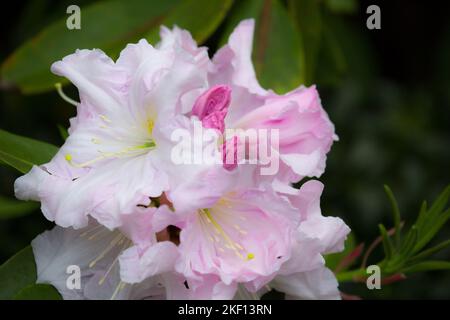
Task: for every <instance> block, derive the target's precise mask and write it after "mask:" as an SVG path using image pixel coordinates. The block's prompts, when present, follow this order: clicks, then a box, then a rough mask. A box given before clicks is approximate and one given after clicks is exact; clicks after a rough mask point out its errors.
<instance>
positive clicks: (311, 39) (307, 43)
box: [288, 0, 322, 85]
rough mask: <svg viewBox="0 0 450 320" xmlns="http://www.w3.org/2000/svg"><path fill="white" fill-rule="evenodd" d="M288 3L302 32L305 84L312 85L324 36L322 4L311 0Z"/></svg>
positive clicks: (295, 0)
mask: <svg viewBox="0 0 450 320" xmlns="http://www.w3.org/2000/svg"><path fill="white" fill-rule="evenodd" d="M288 4H289V6H288V8H289V11H290V13H291V14H292V16H293V17H294V20H295V23H296V24H297V27H298V30H299V32H300V34H301V39H302V41H301V42H302V43H301V44H302V47H303V52H304V56H305V61H304V68H305V70H304V75H305V84H306V85H311V84H313V83H314V81H315V70H316V64H317V57H318V54H319V49H320V42H321V37H322V13H321V5H320V2H319V1H311V0H290V1H289V2H288Z"/></svg>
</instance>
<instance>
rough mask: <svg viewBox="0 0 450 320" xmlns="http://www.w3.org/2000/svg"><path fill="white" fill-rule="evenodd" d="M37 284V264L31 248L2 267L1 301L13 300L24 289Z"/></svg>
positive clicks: (0, 271)
mask: <svg viewBox="0 0 450 320" xmlns="http://www.w3.org/2000/svg"><path fill="white" fill-rule="evenodd" d="M35 283H36V264H35V262H34V255H33V250H32V249H31V247H30V246H28V247H26V248H24V249H22V250H21V251H19V252H18V253H17V254H16V255H14V256H13V257H12V258H10V259H9V260H8V261H6V262H5V263H4V264H2V265H1V266H0V300H1V299H12V298H14V296H15V295H16V294H18V293H19V292H20V290H22V289H23V288H25V287H27V286H30V285H33V284H35Z"/></svg>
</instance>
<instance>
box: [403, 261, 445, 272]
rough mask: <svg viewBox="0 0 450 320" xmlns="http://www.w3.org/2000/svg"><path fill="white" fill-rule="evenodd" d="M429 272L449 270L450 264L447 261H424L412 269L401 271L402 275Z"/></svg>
mask: <svg viewBox="0 0 450 320" xmlns="http://www.w3.org/2000/svg"><path fill="white" fill-rule="evenodd" d="M431 270H450V262H449V261H425V262H420V263H417V264H415V265H413V266H412V267H408V268H405V269H403V271H402V272H404V273H414V272H423V271H431Z"/></svg>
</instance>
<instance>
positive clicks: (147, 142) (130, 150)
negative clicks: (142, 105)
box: [65, 115, 156, 168]
mask: <svg viewBox="0 0 450 320" xmlns="http://www.w3.org/2000/svg"><path fill="white" fill-rule="evenodd" d="M99 117H100V119H101V120H102V121H103V123H104V125H102V126H101V128H103V129H108V128H109V126H110V123H111V120H110V119H109V118H108V117H107V116H105V115H100V116H99ZM154 126H155V122H154V120H153V119H148V120H147V122H146V132H147V134H148V137H146V138H145V139H144V142H143V143H141V144H136V145H133V146H125V147H123V148H122V149H119V150H118V151H114V152H106V151H103V150H100V149H99V150H97V152H98V153H99V156H98V157H95V158H93V159H91V160H88V161H85V162H82V163H77V162H75V161H74V160H73V156H72V154H70V153H67V154H66V155H65V159H66V161H67V162H68V163H69V164H71V165H72V166H74V167H78V168H85V167H89V166H91V165H93V164H95V163H97V162H99V161H101V160H105V159H110V158H124V157H134V156H140V155H143V154H146V153H148V152H149V151H150V150H153V149H154V148H155V147H156V143H155V141H154V140H153V139H152V137H151V136H152V133H153V128H154ZM147 134H146V135H147ZM117 139H118V140H120V138H117ZM141 141H142V140H141ZM91 142H92V143H93V144H96V145H102V144H103V143H102V141H101V140H99V139H97V138H95V137H93V138H92V139H91Z"/></svg>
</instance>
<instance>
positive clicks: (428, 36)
mask: <svg viewBox="0 0 450 320" xmlns="http://www.w3.org/2000/svg"><path fill="white" fill-rule="evenodd" d="M372 2H373V1H371V2H369V1H362V0H361V1H356V0H235V1H232V0H227V1H224V0H166V1H148V0H146V1H140V0H128V1H126V2H123V1H115V0H109V1H108V0H103V1H87V0H84V1H76V2H75V3H77V4H78V5H79V6H80V7H81V10H82V30H80V31H69V30H67V29H66V28H65V19H66V18H67V14H66V8H67V6H68V5H70V4H73V3H74V1H66V0H59V1H50V0H31V1H27V2H16V3H14V4H12V7H11V8H10V9H9V11H8V16H6V17H4V18H3V19H1V20H0V23H1V24H2V25H1V28H0V33H1V34H0V36H1V37H2V39H4V41H2V47H1V49H0V62H1V65H2V66H1V78H0V79H1V80H0V87H1V88H3V90H2V91H0V128H2V129H5V130H7V131H9V132H13V133H15V134H19V135H23V136H27V137H30V138H33V139H36V140H40V141H46V142H48V143H50V144H53V145H61V144H62V143H63V140H64V137H65V134H66V131H65V129H66V128H67V127H68V119H69V118H70V117H72V116H74V114H75V110H74V108H73V107H72V106H71V105H69V104H67V103H66V102H64V101H63V100H61V99H60V98H59V96H58V95H57V94H56V92H55V90H54V83H55V82H57V81H60V79H58V78H56V77H54V76H53V75H52V74H51V73H50V71H49V67H50V64H51V63H52V62H53V61H56V60H59V59H61V58H62V57H63V56H64V55H66V54H68V53H71V52H72V51H74V50H75V49H76V48H93V47H98V48H101V49H103V50H105V51H106V52H108V53H109V54H111V55H112V56H116V55H117V53H118V52H119V50H120V48H122V47H123V46H124V45H125V44H126V43H128V42H132V41H136V40H138V39H139V38H140V37H146V38H148V39H149V41H151V42H152V43H156V41H157V38H158V36H157V32H158V28H159V25H160V24H166V25H168V26H169V27H170V26H172V25H173V24H176V25H179V26H180V27H183V28H187V29H188V30H190V31H191V32H192V34H193V36H194V38H195V39H196V40H198V41H199V42H200V43H202V44H205V45H207V46H208V47H209V53H210V54H213V53H214V52H215V51H216V50H217V48H218V47H219V45H221V44H223V43H224V42H225V41H226V38H227V36H228V35H229V33H230V32H231V30H232V29H233V27H234V26H235V25H236V24H237V22H238V21H239V20H241V19H243V18H249V17H252V18H255V20H256V33H255V42H254V52H253V61H254V63H255V68H256V71H257V73H258V77H259V79H260V81H261V83H262V85H263V86H265V87H270V88H273V89H275V90H276V91H277V92H280V93H282V92H286V91H288V90H290V89H292V88H294V87H296V86H298V85H300V84H302V83H304V84H307V85H310V84H316V85H317V86H318V89H319V92H320V94H321V98H322V104H323V106H324V108H325V109H326V110H327V112H328V113H329V115H330V118H331V119H332V121H333V122H334V124H335V126H336V131H337V134H338V135H339V138H340V140H339V142H337V143H335V145H334V146H333V148H332V151H331V152H330V154H329V158H328V162H327V171H326V173H325V175H324V176H323V177H321V180H322V181H323V182H324V183H325V186H326V187H325V192H324V196H323V199H322V210H323V212H324V213H325V214H330V215H336V216H340V217H342V218H343V219H344V220H345V221H346V222H347V223H348V224H349V225H350V227H351V228H352V230H353V235H352V238H351V239H350V240H348V242H347V243H348V246H347V249H346V252H344V253H343V254H340V255H339V256H334V257H333V258H330V259H329V261H331V260H334V261H333V262H329V263H333V264H334V266H338V264H339V261H340V259H341V258H342V257H345V256H346V255H348V254H349V253H351V252H352V251H351V250H356V249H358V244H360V243H362V242H365V243H366V244H369V243H371V242H372V241H373V239H375V238H376V237H377V236H378V235H379V230H378V228H377V227H376V226H377V225H378V224H380V223H382V224H384V225H386V226H387V227H388V228H390V227H391V226H394V224H393V222H392V219H391V212H392V210H391V208H390V207H389V202H388V201H387V200H386V197H385V194H384V192H383V184H388V185H390V186H391V187H392V189H393V190H394V192H395V195H396V198H397V201H398V206H399V207H400V208H402V220H405V221H406V222H409V221H414V220H415V218H416V214H417V208H418V206H420V201H421V200H422V199H424V198H425V199H434V198H436V196H437V195H438V194H439V193H440V192H441V191H442V190H443V189H444V187H445V186H446V185H447V184H448V182H449V174H448V171H449V163H450V148H449V138H450V130H449V119H450V108H449V106H450V90H449V88H450V61H449V59H448V57H449V56H450V21H449V20H448V18H447V17H446V11H445V10H443V9H441V10H440V9H439V4H440V2H439V1H431V2H433V5H430V4H429V3H425V2H420V1H408V3H407V4H405V2H404V1H400V0H392V1H389V2H383V3H380V7H381V12H382V29H381V30H368V29H367V28H366V25H365V23H366V18H367V14H366V12H365V9H366V7H367V6H368V5H369V4H372ZM124 3H125V4H126V5H125V4H124ZM418 21H420V22H421V23H418ZM65 92H66V93H67V95H69V96H71V97H76V96H77V91H76V89H75V88H74V87H73V86H71V85H69V86H67V87H66V88H65ZM30 94H32V95H30ZM2 135H3V136H2ZM5 135H7V133H4V132H3V131H0V147H1V148H0V149H1V150H6V149H7V144H6V143H5V142H4V141H2V137H4V136H5ZM28 142H29V141H28ZM18 144H19V145H20V143H19V142H18ZM25 145H33V143H30V144H28V143H26V144H25ZM43 148H44V149H46V150H47V151H48V153H47V156H51V152H54V150H55V149H53V148H52V146H51V145H47V144H45V147H43ZM10 149H11V148H10ZM12 149H14V148H12ZM12 149H11V150H12ZM52 150H53V151H52ZM35 156H37V157H41V155H39V154H34V152H33V151H30V150H28V151H27V150H22V151H20V152H19V153H17V150H12V151H10V152H5V151H3V152H0V193H1V194H2V197H1V198H0V205H1V203H6V205H5V206H4V208H5V207H6V208H11V209H8V210H7V211H9V212H17V214H15V215H16V216H17V217H16V218H14V219H8V220H4V219H2V220H0V262H3V261H6V259H7V258H9V257H10V256H11V255H13V254H14V253H15V252H17V251H19V250H20V249H22V248H24V247H26V246H27V245H28V244H29V242H30V241H31V240H32V239H33V238H34V237H35V236H36V235H37V234H39V233H41V232H42V231H43V230H45V229H46V228H49V227H50V226H51V223H49V222H48V221H46V220H45V218H44V217H43V216H42V214H40V213H39V210H33V209H34V208H33V207H30V204H28V203H20V202H18V201H14V200H13V182H14V180H15V178H17V176H18V172H17V171H15V170H13V169H11V168H8V167H6V166H3V165H2V163H3V164H5V163H9V164H11V163H10V162H14V164H15V165H13V166H15V167H16V168H17V169H19V170H21V171H25V170H26V169H27V168H28V167H29V163H27V162H30V160H31V159H33V157H35ZM44 156H45V155H44ZM11 159H12V160H11ZM21 159H22V160H21ZM35 161H36V163H39V162H40V161H45V159H42V158H38V159H36V160H35ZM7 206H9V207H7ZM31 206H33V204H31ZM15 210H16V211H15ZM31 212H32V213H33V214H27V213H31ZM2 215H8V213H3V211H2V210H0V219H1V216H2ZM10 215H11V214H10ZM395 224H397V225H398V220H396V223H395ZM409 227H410V226H408V230H412V229H409ZM382 230H383V228H382ZM449 233H450V228H449V226H448V225H447V226H445V227H444V229H443V231H442V232H441V233H440V235H438V236H436V237H434V239H433V240H432V243H431V246H433V245H438V244H439V243H440V241H442V240H446V239H448V236H447V237H446V235H448V234H449ZM411 237H414V235H411ZM440 237H442V239H441V238H440ZM392 240H393V241H396V240H395V238H393V239H392ZM405 241H406V240H405ZM394 249H395V248H394ZM25 250H29V249H25ZM30 253H31V252H29V251H25V253H23V252H22V254H30ZM384 257H385V254H384V253H383V251H382V248H380V250H377V251H375V252H374V253H373V259H374V261H380V260H382V259H383V258H384ZM437 259H438V260H442V261H449V260H450V256H449V250H445V251H443V252H441V253H439V254H438V256H437ZM10 267H11V266H10ZM28 267H29V268H33V266H28ZM426 267H430V266H429V265H428V266H426ZM408 277H409V276H408ZM2 281H9V280H8V279H6V280H5V279H1V278H0V283H3V282H2ZM21 281H22V280H21ZM23 281H29V283H26V284H24V285H31V287H28V288H27V289H26V290H24V291H23V292H21V293H20V294H19V292H13V294H12V296H14V295H19V296H21V295H22V297H27V296H28V297H33V294H35V292H36V290H38V289H39V290H41V289H43V290H46V292H47V293H48V295H49V297H52V294H53V292H52V291H51V288H50V289H49V288H35V287H34V286H32V283H34V281H33V280H29V279H28V280H27V279H23ZM448 283H450V274H449V273H448V272H447V273H445V272H440V271H436V272H428V273H421V274H418V275H412V276H411V277H409V278H408V281H402V282H398V283H395V284H392V285H390V286H383V289H382V290H373V291H369V290H367V288H366V287H365V286H362V285H360V284H354V283H344V284H343V285H342V289H343V291H344V292H347V293H352V294H358V295H360V296H362V297H370V298H384V299H388V298H449V297H450V287H449V286H448Z"/></svg>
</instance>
